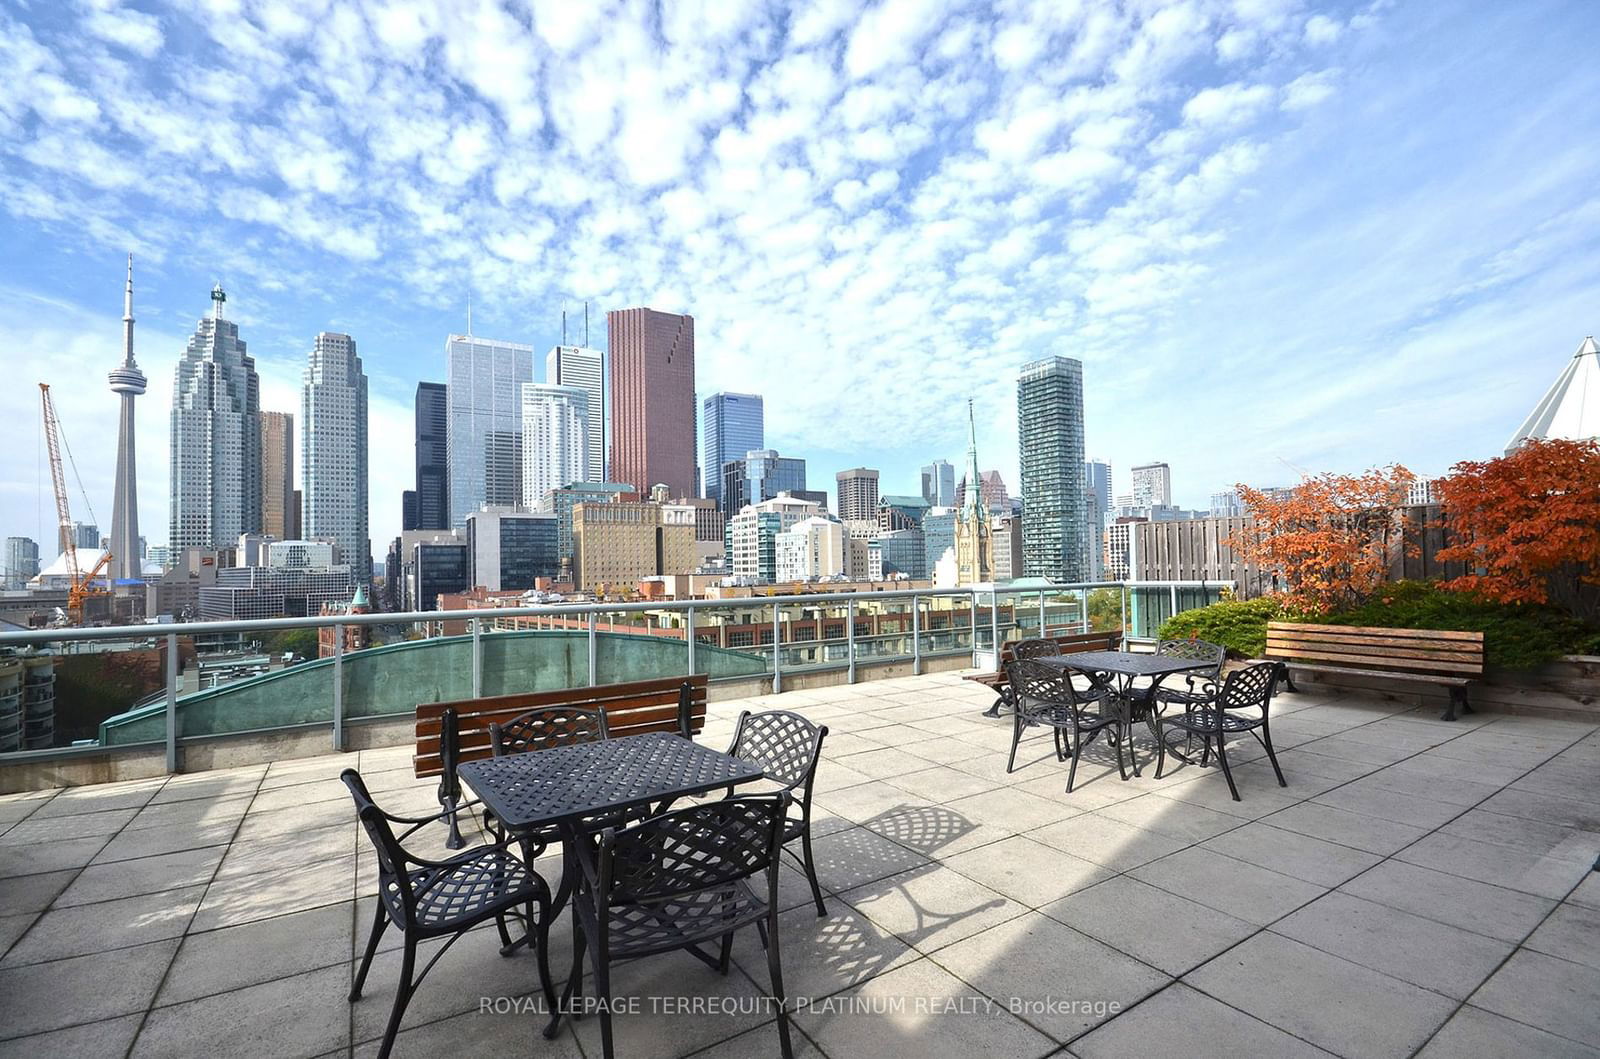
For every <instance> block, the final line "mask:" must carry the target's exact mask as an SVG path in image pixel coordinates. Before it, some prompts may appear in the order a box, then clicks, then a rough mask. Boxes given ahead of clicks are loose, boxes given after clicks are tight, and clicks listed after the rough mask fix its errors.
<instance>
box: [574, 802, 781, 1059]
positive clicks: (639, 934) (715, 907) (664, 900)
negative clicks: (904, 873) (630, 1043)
mask: <svg viewBox="0 0 1600 1059" xmlns="http://www.w3.org/2000/svg"><path fill="white" fill-rule="evenodd" d="M788 803H789V796H788V795H787V794H785V793H783V792H779V793H778V794H776V795H750V796H745V797H739V798H725V799H722V800H720V801H711V802H702V803H699V804H697V805H691V806H687V807H685V808H682V809H674V810H672V811H671V812H667V813H663V814H661V815H660V816H654V817H651V818H650V819H648V820H645V821H643V822H641V823H639V824H636V825H634V826H632V827H628V828H624V829H620V830H619V829H616V828H607V829H606V830H605V831H604V832H603V833H602V834H601V835H600V837H599V839H598V841H596V840H594V839H592V838H590V837H588V836H585V840H584V841H580V842H578V843H577V844H576V845H577V849H576V851H575V855H576V859H577V862H578V865H579V867H580V869H581V874H582V876H583V881H582V883H581V884H580V885H579V887H578V891H577V894H576V896H575V898H574V901H573V908H574V915H573V919H572V925H573V957H572V974H571V975H570V976H569V977H568V979H567V986H566V990H565V993H564V996H563V999H562V1002H561V1005H560V1007H559V1008H553V1009H552V1010H555V1011H577V1010H579V1006H578V1005H577V1004H576V1003H575V998H576V997H577V996H578V994H580V993H581V992H582V989H583V956H584V952H585V950H592V955H591V962H592V963H593V966H594V987H595V992H596V997H595V1000H596V1004H595V1007H596V1008H598V1011H599V1015H600V1041H601V1048H602V1050H603V1052H604V1054H605V1057H606V1059H613V1055H614V1052H613V1050H612V1039H611V1006H612V1003H611V967H612V965H614V964H616V963H620V962H623V961H625V960H633V959H638V958H640V957H644V956H652V955H655V954H657V953H663V952H674V951H676V950H679V949H683V950H686V951H688V952H689V953H690V954H692V955H693V956H695V957H696V958H697V959H699V960H700V961H701V962H702V963H704V964H706V965H707V966H708V967H711V968H712V969H713V970H716V971H717V972H719V973H721V974H724V975H725V974H727V973H728V961H729V955H730V953H731V951H732V947H733V935H734V932H735V931H737V930H739V929H740V928H742V927H746V926H750V925H751V924H754V925H755V926H756V928H757V929H758V930H759V931H760V932H761V937H762V941H763V942H764V943H765V945H766V947H767V970H768V972H769V973H770V974H771V976H772V993H771V998H772V1000H773V1001H774V1002H775V1003H776V1004H777V1008H778V1036H779V1043H780V1047H781V1049H782V1053H783V1055H784V1057H785V1059H792V1056H793V1054H794V1050H793V1045H792V1044H791V1043H790V1038H789V1011H788V1004H787V1001H786V1000H785V998H784V992H783V971H782V966H781V962H780V960H779V953H778V860H779V851H780V850H782V848H783V835H784V829H785V821H786V820H787V817H788ZM762 872H765V873H766V879H765V880H764V882H765V885H764V886H761V887H759V888H757V887H753V886H752V885H751V880H752V879H753V877H754V876H756V875H758V874H760V873H762ZM718 940H720V942H721V952H720V953H719V954H718V955H717V956H712V955H711V954H710V953H708V952H706V951H705V950H704V949H703V948H701V946H702V945H704V944H707V943H710V942H713V941H718ZM559 1029H560V1023H559V1021H556V1022H552V1024H551V1026H550V1027H549V1028H548V1029H547V1030H546V1031H545V1034H546V1036H547V1037H548V1036H554V1034H555V1033H556V1032H558V1031H559Z"/></svg>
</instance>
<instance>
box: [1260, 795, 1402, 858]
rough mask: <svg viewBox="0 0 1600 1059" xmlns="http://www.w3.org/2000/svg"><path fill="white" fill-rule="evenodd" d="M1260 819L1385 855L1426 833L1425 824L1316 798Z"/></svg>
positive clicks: (1288, 828) (1277, 825)
mask: <svg viewBox="0 0 1600 1059" xmlns="http://www.w3.org/2000/svg"><path fill="white" fill-rule="evenodd" d="M1260 822H1261V823H1263V824H1271V825H1272V826H1273V827H1276V828H1281V829H1283V830H1285V831H1295V832H1298V833H1300V834H1302V835H1310V836H1311V837H1312V838H1320V839H1322V840H1323V841H1325V842H1334V843H1337V844H1339V845H1341V846H1349V847H1351V848H1353V849H1360V850H1365V851H1367V852H1368V853H1376V854H1378V855H1380V856H1385V857H1386V856H1389V855H1390V854H1392V853H1395V852H1396V851H1398V850H1401V849H1404V848H1405V847H1406V846H1409V845H1410V844H1411V843H1413V842H1415V841H1416V840H1417V839H1419V838H1421V837H1422V836H1423V835H1426V834H1427V833H1428V831H1427V829H1426V828H1421V827H1413V826H1412V825H1410V824H1401V823H1396V822H1395V821H1393V820H1385V819H1383V818H1382V817H1378V816H1369V815H1367V814H1366V813H1353V812H1350V811H1349V810H1347V809H1336V808H1334V807H1333V806H1331V805H1318V804H1317V803H1316V802H1301V803H1300V804H1299V805H1292V806H1290V807H1289V808H1287V809H1283V810H1280V811H1278V812H1276V813H1273V814H1272V815H1270V816H1265V817H1262V818H1261V821H1260Z"/></svg>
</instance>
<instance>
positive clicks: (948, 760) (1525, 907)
mask: <svg viewBox="0 0 1600 1059" xmlns="http://www.w3.org/2000/svg"><path fill="white" fill-rule="evenodd" d="M988 699H989V696H988V695H987V693H986V692H984V690H983V689H981V688H979V687H976V686H974V685H972V684H970V683H965V682H962V681H961V680H960V679H959V677H958V676H957V675H956V674H939V675H931V676H924V677H915V678H906V679H897V680H885V681H879V682H874V683H869V684H860V685H855V686H853V687H838V688H827V689H822V690H814V691H804V692H789V693H785V694H784V695H782V696H781V697H779V698H777V699H770V698H768V699H758V700H751V701H750V702H749V703H741V702H731V703H717V704H714V705H713V707H712V715H711V718H710V721H709V723H708V726H707V733H706V735H705V736H704V740H705V741H706V742H707V743H708V744H709V745H712V746H716V747H719V748H720V747H722V746H724V745H726V741H727V739H728V737H729V734H730V732H731V729H732V724H733V719H734V717H735V716H736V715H737V712H738V710H739V709H740V708H742V707H743V706H745V705H749V706H750V707H751V708H754V709H762V708H772V707H776V706H779V705H781V706H783V707H785V708H789V709H795V710H799V711H801V712H803V713H806V714H807V715H809V716H811V717H813V718H814V719H816V720H817V721H819V722H822V723H826V724H827V725H828V726H829V727H830V729H831V734H830V735H829V736H828V739H827V742H826V744H825V746H824V760H823V764H822V767H821V769H820V772H819V776H818V793H817V796H816V803H817V807H816V833H817V834H818V835H819V839H818V841H817V843H816V851H817V856H818V859H819V862H820V865H819V867H820V874H821V877H822V882H823V885H824V887H825V888H826V890H827V891H828V898H827V902H828V915H827V916H826V918H821V919H819V918H818V917H817V916H816V914H815V910H814V909H813V908H812V907H810V906H809V904H808V894H807V892H806V890H805V887H804V884H803V881H802V879H801V878H800V876H799V875H798V873H795V872H792V871H789V870H788V869H787V868H786V869H785V874H784V876H783V893H784V895H785V905H786V907H788V908H789V910H788V911H787V912H785V913H784V916H783V929H782V932H781V943H782V953H783V964H784V974H785V978H786V984H787V986H788V991H789V995H790V997H791V998H792V1000H794V1001H795V1002H796V1003H798V1004H799V1005H801V1010H800V1011H799V1013H798V1014H797V1016H796V1019H795V1024H796V1026H797V1029H798V1031H799V1032H798V1034H797V1035H796V1047H797V1052H799V1053H800V1054H803V1055H825V1056H832V1057H836V1059H837V1057H851V1059H855V1057H868V1059H871V1057H877V1056H896V1057H898V1056H919V1057H920V1056H928V1057H938V1056H959V1057H961V1059H970V1057H972V1056H977V1055H995V1056H1019V1057H1027V1056H1046V1055H1057V1056H1065V1055H1073V1056H1080V1057H1084V1059H1088V1057H1098V1056H1127V1055H1133V1054H1139V1053H1154V1054H1162V1053H1173V1052H1178V1053H1181V1052H1183V1051H1189V1052H1200V1053H1205V1054H1224V1053H1235V1054H1242V1055H1273V1056H1291V1055H1324V1054H1327V1053H1333V1054H1337V1055H1342V1056H1410V1055H1415V1054H1419V1053H1420V1054H1421V1055H1424V1056H1459V1055H1506V1056H1510V1055H1528V1054H1539V1055H1571V1056H1579V1055H1584V1056H1600V1051H1596V1050H1595V1044H1596V1042H1600V1005H1597V1004H1596V1001H1595V998H1596V997H1597V996H1600V873H1594V872H1591V871H1590V869H1591V868H1592V867H1593V866H1594V864H1595V860H1596V856H1597V855H1600V734H1597V732H1596V728H1595V726H1592V725H1580V724H1575V723H1572V722H1566V721H1555V720H1545V719H1536V718H1524V717H1508V716H1494V715H1477V716H1472V717H1468V718H1466V719H1463V720H1462V721H1460V722H1458V723H1455V724H1444V723H1441V722H1440V721H1438V720H1437V719H1436V717H1435V716H1434V715H1432V714H1431V713H1418V712H1416V711H1411V710H1407V709H1406V708H1405V707H1403V706H1401V705H1399V704H1396V703H1391V702H1381V701H1375V700H1367V699H1355V698H1333V699H1330V698H1327V697H1318V696H1315V695H1309V694H1300V695H1284V696H1280V697H1279V698H1278V699H1277V700H1276V702H1275V704H1274V714H1275V717H1276V718H1277V719H1276V722H1275V723H1274V726H1273V727H1274V732H1275V736H1276V741H1277V743H1278V745H1279V748H1280V758H1281V760H1282V763H1283V768H1284V771H1285V773H1286V774H1287V775H1288V778H1289V787H1288V788H1287V789H1286V790H1285V789H1280V788H1279V787H1278V786H1277V785H1276V783H1275V781H1274V780H1273V778H1272V774H1271V771H1270V769H1269V768H1268V767H1267V766H1266V763H1265V761H1264V760H1249V761H1245V759H1246V758H1253V757H1255V755H1250V754H1248V753H1247V752H1246V748H1245V747H1241V748H1240V750H1239V752H1238V753H1237V755H1236V756H1235V760H1236V761H1240V762H1241V764H1240V766H1239V767H1238V768H1237V769H1236V775H1237V778H1238V781H1239V784H1240V788H1241V793H1242V794H1243V796H1244V800H1243V801H1242V802H1238V803H1235V802H1233V801H1231V800H1230V799H1229V798H1228V792H1227V789H1226V787H1225V786H1224V784H1223V781H1222V776H1221V775H1220V774H1219V773H1218V772H1217V770H1216V769H1215V768H1208V769H1200V768H1198V767H1194V766H1186V767H1181V768H1177V769H1175V770H1173V771H1172V772H1170V773H1169V774H1168V776H1167V778H1165V779H1163V780H1161V781H1159V782H1158V781H1156V780H1154V779H1153V778H1152V777H1153V773H1154V768H1153V765H1152V766H1151V767H1147V768H1146V769H1145V774H1144V778H1143V779H1138V780H1130V781H1129V782H1126V783H1124V782H1121V781H1119V780H1118V779H1117V775H1116V771H1115V768H1114V767H1112V766H1111V765H1110V764H1109V759H1108V758H1107V757H1106V756H1105V753H1104V752H1103V751H1101V750H1098V749H1097V750H1096V751H1093V752H1091V753H1089V754H1086V760H1085V765H1084V766H1083V767H1081V768H1080V770H1079V774H1078V780H1079V784H1080V786H1079V787H1078V789H1077V790H1075V791H1074V793H1073V794H1071V795H1067V794H1064V793H1063V790H1062V789H1063V787H1064V785H1065V779H1066V767H1065V766H1064V765H1062V764H1059V763H1058V762H1056V761H1055V760H1054V756H1053V753H1052V752H1051V749H1050V739H1049V738H1048V736H1044V735H1034V736H1032V737H1031V739H1030V740H1029V741H1027V742H1025V743H1024V753H1023V754H1022V755H1021V756H1020V757H1019V763H1020V762H1021V761H1026V762H1027V764H1026V767H1022V768H1019V770H1018V771H1017V772H1016V773H1014V774H1012V775H1009V776H1008V775H1007V774H1006V772H1005V754H1006V750H1007V748H1008V746H1009V740H1010V724H1011V722H1010V720H1009V718H1008V719H1005V720H1000V721H996V720H990V719H986V718H983V717H981V716H979V711H980V710H981V709H982V708H983V707H984V706H986V705H987V703H988ZM1141 745H1143V744H1141ZM1249 745H1250V746H1251V747H1253V746H1254V744H1253V743H1250V744H1249ZM409 754H410V752H409V749H407V748H393V749H384V750H375V751H363V752H360V753H359V754H347V755H330V756H326V757H319V758H312V759H301V760H294V761H280V762H276V763H274V764H272V765H270V766H268V765H263V766H259V767H252V768H244V769H234V770H228V771H219V772H206V773H200V774H195V775H182V776H174V777H171V778H162V779H155V780H150V781H145V782H134V783H119V784H114V785H105V786H95V787H81V788H74V789H67V790H61V791H54V792H39V793H36V794H28V795H14V796H7V797H4V798H0V952H3V953H4V955H3V957H0V1038H3V1039H0V1057H4V1056H12V1055H19V1056H20V1055H26V1056H29V1057H31V1059H40V1057H45V1056H53V1055H71V1056H82V1055H95V1056H113V1055H130V1056H187V1055H193V1056H204V1057H211V1056H219V1055H228V1056H247V1055H260V1056H270V1057H273V1059H288V1057H293V1056H314V1055H322V1054H328V1055H341V1056H345V1055H355V1056H368V1055H371V1054H373V1053H374V1052H375V1051H376V1045H377V1038H378V1037H379V1036H380V1035H381V1032H382V1029H383V1026H384V1022H385V1020H386V1018H387V1016H388V1010H389V1004H390V1001H391V1000H392V996H393V992H392V991H393V987H394V984H395V981H396V978H397V975H398V966H397V965H398V953H397V951H396V950H395V948H394V943H395V942H396V941H397V936H396V933H395V932H393V931H391V932H389V934H388V936H387V939H386V940H387V941H388V942H389V945H388V946H387V947H386V948H385V949H384V950H383V952H382V953H381V954H380V956H379V958H378V960H377V961H376V962H375V964H374V966H373V970H372V974H371V976H370V978H369V981H368V986H367V991H366V997H365V998H364V999H363V1000H361V1001H360V1002H358V1003H355V1004H349V1003H347V1002H346V1000H345V993H346V991H347V990H348V988H349V981H350V977H351V974H352V971H353V962H354V959H355V957H357V956H358V955H359V952H360V949H361V947H362V944H363V943H364V941H365V931H366V929H367V926H368V924H369V922H370V919H369V917H370V914H371V901H372V900H373V898H372V897H371V894H372V893H373V889H374V880H375V872H374V869H373V857H372V854H371V852H370V850H369V848H368V847H367V844H366V841H365V839H364V837H363V836H362V835H361V834H360V833H359V830H358V827H357V825H356V823H355V818H354V813H353V811H352V808H351V803H350V799H349V797H348V796H347V795H346V793H345V790H344V788H343V787H342V785H340V783H339V782H338V780H337V778H336V777H337V774H338V772H339V771H340V770H341V769H343V768H345V767H348V766H350V765H356V766H357V767H359V768H360V769H361V770H362V772H363V773H364V774H365V775H366V777H367V781H368V783H369V784H370V786H371V787H372V789H373V791H374V795H375V797H376V798H377V800H378V801H379V803H380V804H382V805H383V806H384V807H385V808H387V809H389V810H390V811H391V812H399V813H420V812H424V811H426V810H428V809H429V808H430V807H432V806H433V804H434V803H433V786H434V785H433V784H432V783H431V782H419V781H417V780H415V779H413V778H412V776H411V772H410V761H409ZM541 870H543V871H544V872H545V874H546V876H547V877H551V876H553V875H554V874H555V873H557V872H558V871H559V867H558V865H556V864H552V863H548V862H541ZM744 933H745V934H746V935H748V936H744V937H741V938H740V939H739V941H738V943H737V944H736V946H735V950H734V955H735V963H736V969H735V970H734V971H733V972H732V973H731V974H730V975H728V976H727V977H726V978H723V977H719V976H718V975H716V974H715V973H714V972H712V971H711V970H709V969H707V968H706V967H704V966H703V965H701V964H699V963H698V962H696V961H694V960H693V959H692V958H690V957H688V956H687V955H683V954H674V955H670V956H663V957H656V958H652V959H649V960H645V961H641V962H638V963H635V964H631V965H625V966H624V968H622V969H621V970H620V971H619V972H618V973H617V974H616V975H615V979H616V981H615V993H616V995H617V996H619V997H622V996H636V997H639V998H641V999H640V1013H639V1014H632V1015H619V1016H618V1019H617V1054H618V1056H619V1057H633V1059H646V1057H653V1056H676V1055H689V1054H703V1055H706V1056H719V1057H734V1056H753V1055H770V1054H776V1051H777V1034H776V1031H775V1029H774V1027H773V1026H772V1024H771V1020H770V1018H769V1017H768V1015H767V1014H766V1013H764V1012H763V1011H761V1010H759V1009H758V1007H757V1005H756V1004H755V1003H754V1002H753V998H755V997H756V996H757V995H758V994H759V993H760V991H761V990H762V989H764V988H765V986H766V983H767V979H766V965H765V960H764V957H763V955H762V953H761V950H760V948H759V944H758V942H757V941H756V939H755V936H754V933H753V932H750V931H746V932H744ZM566 935H567V930H566V929H565V925H564V924H563V925H562V928H561V929H558V930H557V931H556V940H555V942H554V943H553V945H552V948H553V950H554V951H553V954H552V957H553V963H554V966H555V967H556V968H557V969H558V974H559V973H564V972H562V971H561V970H560V969H561V968H564V967H565V959H566V956H567V953H568V952H570V948H569V942H568V940H567V937H566ZM497 950H498V939H497V937H496V936H495V933H494V931H493V929H492V925H491V926H490V927H489V928H487V929H480V930H478V931H475V932H474V933H473V934H471V935H469V936H468V937H467V938H466V939H464V940H463V941H462V942H460V943H459V944H458V945H457V946H456V947H455V948H454V949H453V950H452V951H451V952H450V953H449V954H447V955H446V956H445V957H444V958H443V959H442V960H441V961H440V963H439V965H438V966H437V967H436V968H435V969H434V971H433V972H432V974H431V975H430V976H429V978H428V979H427V981H426V982H424V984H423V985H422V987H421V989H420V991H419V992H418V994H417V996H416V998H415V999H414V1000H413V1002H412V1005H411V1007H410V1010H409V1012H408V1014H407V1017H406V1021H405V1024H404V1032H403V1033H402V1034H401V1036H400V1038H399V1040H398V1043H397V1047H396V1051H395V1054H396V1055H412V1056H437V1055H440V1054H449V1053H457V1054H466V1055H479V1054H497V1055H507V1056H509V1055H531V1056H552V1057H570V1056H580V1055H582V1056H596V1055H598V1054H599V1037H598V1025H597V1023H596V1020H595V1019H593V1018H588V1019H584V1020H583V1021H582V1022H580V1023H578V1024H577V1026H576V1032H575V1033H574V1032H573V1030H572V1029H571V1028H568V1029H566V1030H564V1031H563V1033H562V1035H561V1036H560V1037H559V1038H558V1039H557V1040H555V1041H553V1042H550V1041H545V1040H543V1039H542V1038H540V1037H538V1036H537V1027H538V1025H540V1021H541V1017H540V1016H539V1015H537V1014H528V1013H525V1012H523V1013H517V1012H515V1011H513V1012H511V1013H498V1014H497V1013H495V1012H494V1011H493V1010H492V1008H493V1006H494V1005H493V1003H492V1001H493V999H494V998H518V997H529V996H530V995H531V994H533V993H534V992H536V972H535V969H534V967H535V965H534V961H533V959H532V958H531V957H530V956H529V955H528V954H527V953H526V952H525V951H524V952H522V953H520V954H519V955H517V956H515V957H512V958H502V957H501V956H500V955H499V954H498V951H497ZM675 998H678V999H675ZM683 998H701V1003H702V1004H705V1003H709V1004H710V1005H711V1007H712V1010H710V1011H707V1010H703V1009H702V1010H698V1011H693V1010H684V1009H683V1007H682V1005H681V1003H679V999H683ZM706 998H709V1001H708V1000H707V999H706ZM486 1002H488V1003H487V1006H489V1007H490V1008H491V1010H489V1011H488V1012H482V1011H481V1010H480V1009H481V1008H483V1007H484V1006H486Z"/></svg>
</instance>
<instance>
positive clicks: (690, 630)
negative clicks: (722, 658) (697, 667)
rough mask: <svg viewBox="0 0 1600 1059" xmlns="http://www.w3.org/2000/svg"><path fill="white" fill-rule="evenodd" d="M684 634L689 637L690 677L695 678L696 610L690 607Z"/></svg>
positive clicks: (684, 625) (685, 620) (684, 624)
mask: <svg viewBox="0 0 1600 1059" xmlns="http://www.w3.org/2000/svg"><path fill="white" fill-rule="evenodd" d="M683 628H684V632H685V633H686V634H687V635H688V637H689V675H690V676H691V677H692V676H694V608H693V607H690V608H689V610H688V616H687V617H686V618H685V619H684V623H683Z"/></svg>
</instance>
